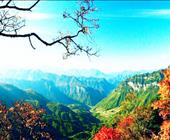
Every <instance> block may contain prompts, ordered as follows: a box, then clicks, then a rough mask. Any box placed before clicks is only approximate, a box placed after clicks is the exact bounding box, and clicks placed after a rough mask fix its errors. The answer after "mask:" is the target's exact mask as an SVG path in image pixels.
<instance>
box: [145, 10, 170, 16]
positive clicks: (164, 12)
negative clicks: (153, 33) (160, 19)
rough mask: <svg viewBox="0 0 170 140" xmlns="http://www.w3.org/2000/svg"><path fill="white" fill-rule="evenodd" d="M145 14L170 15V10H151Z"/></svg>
mask: <svg viewBox="0 0 170 140" xmlns="http://www.w3.org/2000/svg"><path fill="white" fill-rule="evenodd" d="M145 14H147V15H151V16H163V15H170V9H159V10H149V11H147V12H146V13H145Z"/></svg>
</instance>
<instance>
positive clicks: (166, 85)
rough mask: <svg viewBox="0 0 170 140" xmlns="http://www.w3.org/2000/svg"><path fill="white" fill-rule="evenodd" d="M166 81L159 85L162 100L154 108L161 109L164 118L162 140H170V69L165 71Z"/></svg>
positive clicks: (160, 113)
mask: <svg viewBox="0 0 170 140" xmlns="http://www.w3.org/2000/svg"><path fill="white" fill-rule="evenodd" d="M163 74H164V79H163V80H162V81H161V82H160V83H159V92H158V94H160V99H159V100H158V101H155V102H154V103H153V104H152V106H153V108H154V109H159V115H160V116H162V118H163V124H162V125H161V132H160V133H159V137H160V139H163V140H168V139H170V120H169V117H170V68H168V69H166V70H165V71H163Z"/></svg>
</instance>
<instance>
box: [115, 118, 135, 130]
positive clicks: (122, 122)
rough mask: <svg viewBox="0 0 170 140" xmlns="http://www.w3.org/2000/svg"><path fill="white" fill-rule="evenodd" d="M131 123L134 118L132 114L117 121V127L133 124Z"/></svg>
mask: <svg viewBox="0 0 170 140" xmlns="http://www.w3.org/2000/svg"><path fill="white" fill-rule="evenodd" d="M133 123H134V118H133V117H132V116H128V117H126V118H124V119H123V120H122V121H120V122H119V123H118V127H119V128H127V127H130V126H131V125H133Z"/></svg>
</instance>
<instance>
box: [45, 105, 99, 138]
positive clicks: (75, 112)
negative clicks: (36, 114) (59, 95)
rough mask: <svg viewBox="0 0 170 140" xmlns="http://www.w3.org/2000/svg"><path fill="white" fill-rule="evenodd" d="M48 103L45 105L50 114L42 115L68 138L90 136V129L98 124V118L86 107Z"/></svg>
mask: <svg viewBox="0 0 170 140" xmlns="http://www.w3.org/2000/svg"><path fill="white" fill-rule="evenodd" d="M69 106H70V107H67V106H65V105H62V104H57V103H48V104H47V107H48V108H49V110H50V111H51V112H52V114H50V115H47V116H45V117H44V119H45V120H46V122H47V123H48V124H50V125H52V126H53V127H54V128H55V129H56V130H57V131H58V132H59V133H60V134H62V135H63V136H65V137H69V138H70V139H73V140H74V139H76V138H81V139H82V138H84V139H88V138H90V137H91V131H92V130H93V129H94V127H97V126H98V125H99V120H98V119H96V118H95V117H93V116H92V115H91V113H90V112H89V110H88V109H87V107H84V106H81V105H76V104H74V105H69Z"/></svg>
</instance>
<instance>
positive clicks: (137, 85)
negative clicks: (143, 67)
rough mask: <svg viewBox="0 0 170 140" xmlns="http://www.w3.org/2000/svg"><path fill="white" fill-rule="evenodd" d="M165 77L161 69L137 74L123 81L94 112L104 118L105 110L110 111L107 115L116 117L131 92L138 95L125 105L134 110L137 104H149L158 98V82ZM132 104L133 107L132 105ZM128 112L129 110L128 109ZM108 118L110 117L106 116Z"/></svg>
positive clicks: (94, 108) (95, 107) (93, 109)
mask: <svg viewBox="0 0 170 140" xmlns="http://www.w3.org/2000/svg"><path fill="white" fill-rule="evenodd" d="M162 78H163V75H162V74H161V72H160V71H157V72H153V73H146V74H140V75H135V76H133V77H132V78H129V79H127V80H125V81H124V82H122V83H121V84H120V85H119V86H118V87H117V88H116V89H115V90H114V91H113V92H112V94H110V95H109V96H107V97H106V98H105V99H103V100H102V101H100V102H99V103H98V104H97V105H96V106H94V107H93V108H92V112H94V114H95V115H96V116H97V117H99V118H103V116H104V115H103V112H106V114H107V113H109V114H108V115H106V114H105V116H112V117H114V116H115V114H117V113H118V112H119V111H120V110H121V108H122V107H121V106H122V104H125V103H124V102H123V101H124V100H125V98H126V97H127V95H128V94H129V93H134V96H135V97H136V98H135V100H133V101H132V102H129V103H126V105H127V106H126V105H124V107H128V108H129V109H130V108H131V107H132V108H131V109H130V110H133V107H137V106H149V105H150V104H151V103H152V102H153V101H154V100H156V99H157V98H158V94H157V92H158V89H159V87H158V85H157V83H158V82H159V81H160V80H161V79H162ZM130 106H131V107H130ZM126 112H128V111H127V110H126ZM106 119H107V120H108V118H107V117H106ZM111 119H112V118H111Z"/></svg>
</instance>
